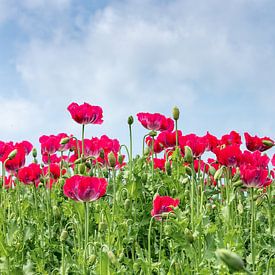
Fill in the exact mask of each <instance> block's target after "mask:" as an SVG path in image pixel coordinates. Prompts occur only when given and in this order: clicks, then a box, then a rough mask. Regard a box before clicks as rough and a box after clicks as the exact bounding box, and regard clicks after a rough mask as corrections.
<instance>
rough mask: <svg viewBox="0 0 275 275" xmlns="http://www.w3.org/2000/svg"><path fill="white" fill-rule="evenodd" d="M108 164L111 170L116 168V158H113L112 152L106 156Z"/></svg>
mask: <svg viewBox="0 0 275 275" xmlns="http://www.w3.org/2000/svg"><path fill="white" fill-rule="evenodd" d="M108 162H109V165H110V166H111V167H112V168H115V167H116V157H115V154H114V152H110V153H109V154H108Z"/></svg>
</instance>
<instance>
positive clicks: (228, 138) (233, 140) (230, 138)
mask: <svg viewBox="0 0 275 275" xmlns="http://www.w3.org/2000/svg"><path fill="white" fill-rule="evenodd" d="M220 144H221V145H240V144H242V138H241V136H240V134H239V133H237V132H235V131H231V132H230V134H227V135H224V136H222V138H221V141H220Z"/></svg>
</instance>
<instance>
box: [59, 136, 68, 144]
mask: <svg viewBox="0 0 275 275" xmlns="http://www.w3.org/2000/svg"><path fill="white" fill-rule="evenodd" d="M69 141H70V138H69V137H64V138H62V139H61V140H60V144H62V145H65V144H67V143H68V142H69Z"/></svg>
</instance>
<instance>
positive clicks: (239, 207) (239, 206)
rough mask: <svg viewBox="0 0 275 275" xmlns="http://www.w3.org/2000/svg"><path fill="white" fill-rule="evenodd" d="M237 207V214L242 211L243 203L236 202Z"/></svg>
mask: <svg viewBox="0 0 275 275" xmlns="http://www.w3.org/2000/svg"><path fill="white" fill-rule="evenodd" d="M237 209H238V212H239V214H242V213H243V205H242V203H241V202H240V203H239V204H238V206H237Z"/></svg>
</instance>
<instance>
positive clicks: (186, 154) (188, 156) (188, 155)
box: [184, 146, 193, 163]
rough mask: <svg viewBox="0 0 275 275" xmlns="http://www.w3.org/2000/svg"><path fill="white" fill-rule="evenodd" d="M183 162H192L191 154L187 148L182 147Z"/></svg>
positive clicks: (190, 150)
mask: <svg viewBox="0 0 275 275" xmlns="http://www.w3.org/2000/svg"><path fill="white" fill-rule="evenodd" d="M184 160H185V161H186V162H188V163H192V162H193V152H192V149H191V148H190V147H189V146H184Z"/></svg>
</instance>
